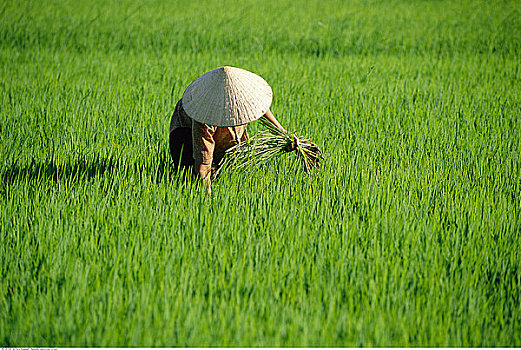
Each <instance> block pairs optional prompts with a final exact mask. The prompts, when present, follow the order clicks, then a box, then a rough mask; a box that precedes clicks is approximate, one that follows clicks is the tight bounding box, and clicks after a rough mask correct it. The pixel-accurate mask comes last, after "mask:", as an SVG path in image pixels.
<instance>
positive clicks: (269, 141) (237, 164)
mask: <svg viewBox="0 0 521 350" xmlns="http://www.w3.org/2000/svg"><path fill="white" fill-rule="evenodd" d="M259 120H260V121H261V123H262V124H263V125H264V126H265V127H266V131H264V132H261V133H260V134H258V135H255V136H254V137H252V138H251V139H250V140H249V141H247V142H241V143H238V144H237V145H235V146H233V147H232V148H230V149H229V150H228V151H226V154H225V156H224V157H223V159H222V161H221V162H220V163H219V167H218V169H217V171H216V172H215V175H214V177H217V176H219V174H220V173H221V172H222V171H225V170H226V169H230V170H238V169H245V168H248V167H251V166H259V165H262V164H265V163H266V162H268V161H270V160H271V159H273V158H276V157H278V156H281V155H282V154H285V153H290V152H293V151H295V153H294V155H295V157H296V158H297V160H298V162H299V163H300V164H302V165H303V166H304V170H305V171H306V172H307V173H308V174H309V173H311V172H312V171H313V170H314V169H317V168H318V167H319V161H320V160H321V159H324V155H323V154H322V151H321V150H320V148H318V146H317V145H316V144H314V143H313V142H311V140H310V139H308V138H305V137H300V136H297V135H295V134H293V133H290V132H284V131H282V130H280V129H278V128H277V127H276V126H275V125H274V124H273V123H272V122H271V121H270V120H269V119H267V118H266V117H262V118H260V119H259Z"/></svg>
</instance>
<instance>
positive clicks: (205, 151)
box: [192, 120, 217, 191]
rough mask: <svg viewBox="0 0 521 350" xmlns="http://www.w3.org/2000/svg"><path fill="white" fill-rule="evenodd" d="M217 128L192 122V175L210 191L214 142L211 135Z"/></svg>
mask: <svg viewBox="0 0 521 350" xmlns="http://www.w3.org/2000/svg"><path fill="white" fill-rule="evenodd" d="M216 130H217V128H216V127H215V126H210V125H207V124H202V123H199V122H196V121H195V120H193V121H192V142H193V148H194V151H193V152H194V168H193V175H194V177H196V178H200V179H201V180H203V182H204V183H205V184H206V185H207V186H208V190H209V191H210V190H211V180H210V177H211V175H212V161H213V151H214V149H215V141H214V138H213V135H214V133H215V131H216Z"/></svg>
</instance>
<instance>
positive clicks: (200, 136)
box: [170, 100, 248, 179]
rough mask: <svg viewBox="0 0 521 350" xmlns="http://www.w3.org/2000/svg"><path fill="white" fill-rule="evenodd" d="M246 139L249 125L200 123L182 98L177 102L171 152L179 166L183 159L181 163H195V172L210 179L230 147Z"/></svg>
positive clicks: (183, 164)
mask: <svg viewBox="0 0 521 350" xmlns="http://www.w3.org/2000/svg"><path fill="white" fill-rule="evenodd" d="M246 140H248V132H247V130H246V125H240V126H230V127H217V126H212V125H208V124H203V123H199V122H197V121H195V120H193V119H191V118H190V117H189V116H188V115H187V114H186V113H185V111H184V109H183V106H182V100H179V101H178V102H177V104H176V106H175V110H174V113H173V114H172V119H171V121H170V154H171V156H172V160H173V161H174V163H175V164H176V166H179V160H181V161H180V163H181V164H180V165H181V166H190V165H193V166H194V168H193V171H194V175H198V176H200V177H201V178H202V179H206V178H208V177H209V176H210V175H211V171H212V169H215V168H216V167H217V165H218V164H219V162H220V161H221V159H222V158H223V156H224V154H225V152H226V150H227V149H229V148H230V147H232V146H234V145H236V144H237V143H239V142H240V141H246ZM181 152H182V154H181Z"/></svg>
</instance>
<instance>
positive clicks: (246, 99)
mask: <svg viewBox="0 0 521 350" xmlns="http://www.w3.org/2000/svg"><path fill="white" fill-rule="evenodd" d="M272 96H273V93H272V90H271V87H270V86H269V85H268V83H267V82H266V81H265V80H264V79H262V78H261V77H260V76H258V75H256V74H254V73H251V72H248V71H246V70H243V69H240V68H235V67H219V68H216V69H214V70H211V71H209V72H208V73H206V74H204V75H202V76H200V77H199V78H197V79H196V80H194V81H193V82H192V83H191V84H190V85H189V86H188V88H187V89H186V90H185V92H184V94H183V97H182V98H181V99H180V100H179V101H178V102H177V105H176V107H175V110H174V113H173V115H172V119H171V121H170V154H171V156H172V160H173V161H174V164H175V165H176V167H179V166H193V175H194V176H195V177H199V178H201V179H202V180H203V181H204V182H205V183H206V184H207V185H208V186H210V177H211V174H212V170H215V168H216V167H217V165H218V164H219V162H220V161H221V159H222V157H223V156H224V154H225V152H226V150H227V149H229V148H230V147H232V146H233V145H235V144H237V143H239V142H241V141H246V140H248V133H247V131H246V125H247V124H248V123H250V122H252V121H254V120H257V119H259V118H260V117H262V116H266V118H268V119H269V120H270V121H271V122H273V124H275V125H276V126H277V128H279V129H280V130H282V131H285V130H284V128H283V127H282V126H281V125H280V123H279V122H278V121H277V119H275V116H274V115H273V113H271V111H270V109H269V107H270V105H271V101H272Z"/></svg>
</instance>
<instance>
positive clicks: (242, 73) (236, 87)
mask: <svg viewBox="0 0 521 350" xmlns="http://www.w3.org/2000/svg"><path fill="white" fill-rule="evenodd" d="M272 98H273V92H272V91H271V87H270V86H269V84H268V83H267V82H266V81H265V80H264V79H262V78H261V77H259V76H258V75H257V74H254V73H252V72H248V71H247V70H244V69H240V68H235V67H219V68H216V69H214V70H211V71H209V72H208V73H205V74H203V75H201V76H200V77H199V78H197V79H196V80H194V81H193V82H192V83H191V84H190V85H189V86H188V88H186V90H185V92H184V94H183V109H184V110H185V112H186V114H188V116H189V117H190V118H192V119H194V120H196V121H198V122H200V123H204V124H209V125H213V126H237V125H242V124H246V123H249V122H252V121H254V120H256V119H259V118H260V117H262V116H263V115H264V113H266V111H267V110H268V109H269V107H270V105H271V100H272Z"/></svg>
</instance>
